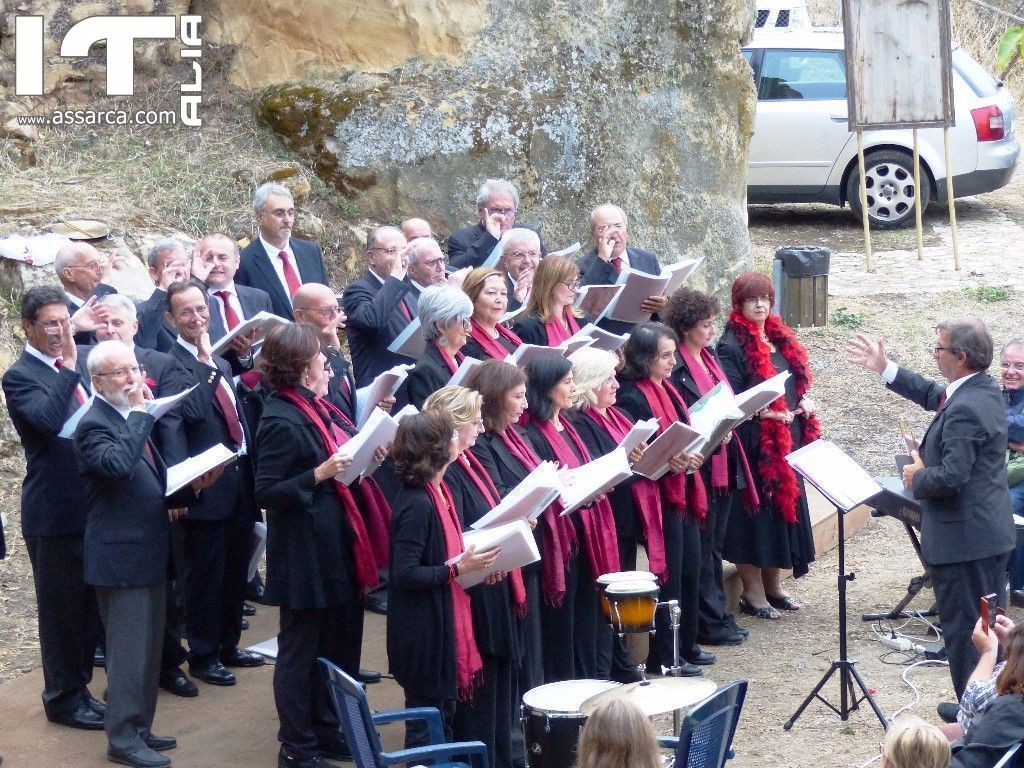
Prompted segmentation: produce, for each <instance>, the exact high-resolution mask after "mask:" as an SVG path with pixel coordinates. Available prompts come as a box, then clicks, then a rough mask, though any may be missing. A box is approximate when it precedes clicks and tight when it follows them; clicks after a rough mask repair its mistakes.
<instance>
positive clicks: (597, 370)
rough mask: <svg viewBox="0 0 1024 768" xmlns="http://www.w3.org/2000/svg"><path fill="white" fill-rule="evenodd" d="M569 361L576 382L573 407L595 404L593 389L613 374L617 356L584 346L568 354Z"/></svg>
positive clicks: (617, 361) (616, 365) (595, 398)
mask: <svg viewBox="0 0 1024 768" xmlns="http://www.w3.org/2000/svg"><path fill="white" fill-rule="evenodd" d="M569 362H570V363H572V378H573V381H574V382H575V383H576V394H575V395H574V396H573V399H572V404H573V407H574V408H585V407H586V406H588V405H597V397H595V396H594V390H595V389H596V388H597V387H599V386H600V385H601V383H602V382H604V380H605V379H607V378H608V377H609V376H614V375H615V369H616V368H617V367H618V365H619V359H618V357H616V356H615V354H614V353H613V352H608V351H607V350H604V349H594V348H593V347H584V348H583V349H579V350H576V351H575V352H573V353H572V354H571V355H569Z"/></svg>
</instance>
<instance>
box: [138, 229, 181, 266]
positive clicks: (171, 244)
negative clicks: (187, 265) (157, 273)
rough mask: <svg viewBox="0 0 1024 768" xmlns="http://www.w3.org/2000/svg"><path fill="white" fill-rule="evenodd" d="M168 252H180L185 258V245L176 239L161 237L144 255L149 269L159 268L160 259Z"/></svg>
mask: <svg viewBox="0 0 1024 768" xmlns="http://www.w3.org/2000/svg"><path fill="white" fill-rule="evenodd" d="M168 251H181V252H182V253H184V254H185V255H186V256H187V255H188V252H187V251H186V250H185V244H184V243H183V242H181V240H179V239H178V238H176V237H162V238H160V239H159V240H157V241H156V242H155V243H153V247H152V248H150V249H149V252H148V253H147V254H146V263H147V264H148V265H149V266H150V268H151V269H159V268H160V257H161V256H163V255H164V254H165V253H167V252H168Z"/></svg>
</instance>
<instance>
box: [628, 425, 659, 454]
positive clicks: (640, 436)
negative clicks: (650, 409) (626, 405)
mask: <svg viewBox="0 0 1024 768" xmlns="http://www.w3.org/2000/svg"><path fill="white" fill-rule="evenodd" d="M657 431H658V419H657V418H653V419H645V420H644V421H638V422H637V423H636V424H634V425H633V427H632V429H630V430H629V432H628V433H627V434H626V436H625V437H624V438H623V439H622V442H621V443H619V447H620V448H622V450H623V451H625V452H626V456H629V454H631V453H632V452H633V449H634V448H636V447H637V446H638V445H640V443H642V442H644V441H645V440H647V438H649V437H650V436H651V435H653V434H654V433H655V432H657Z"/></svg>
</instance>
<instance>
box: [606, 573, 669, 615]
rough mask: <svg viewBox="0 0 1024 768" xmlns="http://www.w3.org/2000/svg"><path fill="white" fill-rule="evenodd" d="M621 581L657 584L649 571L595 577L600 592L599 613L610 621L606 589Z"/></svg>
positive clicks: (610, 613)
mask: <svg viewBox="0 0 1024 768" xmlns="http://www.w3.org/2000/svg"><path fill="white" fill-rule="evenodd" d="M621 581H651V582H654V583H655V584H657V583H658V577H657V576H655V575H654V574H653V573H651V572H650V571H613V572H612V573H605V574H603V575H601V576H598V577H597V586H598V588H599V589H600V590H601V613H603V614H604V617H605V618H606V619H607V620H608V621H611V620H612V611H611V606H610V605H609V604H608V598H607V597H605V592H607V591H608V587H610V586H611V585H612V584H617V583H619V582H621Z"/></svg>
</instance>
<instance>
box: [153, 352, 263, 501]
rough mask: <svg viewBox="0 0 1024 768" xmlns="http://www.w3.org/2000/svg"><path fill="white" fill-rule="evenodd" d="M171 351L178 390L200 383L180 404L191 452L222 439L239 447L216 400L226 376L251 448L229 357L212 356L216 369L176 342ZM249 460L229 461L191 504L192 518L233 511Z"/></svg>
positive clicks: (173, 379) (228, 445)
mask: <svg viewBox="0 0 1024 768" xmlns="http://www.w3.org/2000/svg"><path fill="white" fill-rule="evenodd" d="M170 355H171V357H173V358H174V359H175V360H176V361H177V362H178V366H177V370H176V375H172V380H171V381H172V386H173V387H175V391H178V392H180V391H182V390H183V389H188V388H189V387H191V386H192V385H193V384H198V385H199V386H198V387H196V388H195V389H194V390H193V391H192V393H191V394H190V395H188V396H187V397H185V398H184V399H183V400H182V405H181V415H182V420H183V421H184V425H185V430H184V431H185V443H186V445H187V448H188V455H189V456H195V455H196V454H198V453H202V452H203V451H205V450H206V449H207V448H210V447H212V446H214V445H216V444H217V443H223V444H224V445H226V446H227V447H228V448H231V449H232V450H234V449H236V448H237V447H238V446H236V445H235V444H234V441H232V439H231V434H230V432H228V426H227V421H226V420H225V418H224V414H223V412H222V411H221V407H220V403H218V402H217V398H216V391H217V387H218V386H220V380H221V379H224V380H225V381H226V382H227V384H228V386H229V387H231V389H232V391H233V392H234V393H235V413H236V414H237V415H238V419H239V421H240V422H241V424H242V432H243V434H244V435H245V441H246V445H247V447H248V449H249V450H252V436H251V435H250V434H249V429H248V423H247V421H246V418H245V414H244V412H243V409H242V408H241V400H240V399H239V398H238V391H237V390H236V389H235V386H234V383H233V382H232V379H231V368H230V367H229V366H228V363H227V361H226V360H225V359H224V358H222V357H217V356H214V358H213V360H214V363H216V365H217V369H216V370H214V369H213V368H211V367H210V366H208V365H204V364H203V363H200V362H199V360H197V359H196V358H195V356H193V355H192V353H191V352H189V351H188V350H187V349H185V348H184V347H183V346H181V344H175V345H174V346H173V347H172V348H171V352H170ZM182 374H184V376H185V378H184V379H180V380H179V378H178V377H180V376H181V375H182ZM248 460H249V459H248V456H242V457H239V459H238V460H237V461H236V462H234V463H233V464H231V465H229V466H228V468H227V469H225V470H224V474H223V475H221V476H220V479H219V480H217V482H215V483H214V484H213V485H211V486H210V487H209V488H206V489H205V490H204V492H203V495H202V498H200V500H199V502H198V503H197V504H194V505H193V506H191V507H189V510H188V517H189V519H192V520H225V519H227V517H228V516H230V515H231V513H232V512H233V511H234V506H235V502H236V500H237V499H238V494H239V492H240V487H239V486H240V484H241V482H242V477H243V475H244V476H248V475H247V474H246V473H243V471H242V469H243V468H242V464H244V463H245V462H247V461H248Z"/></svg>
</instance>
